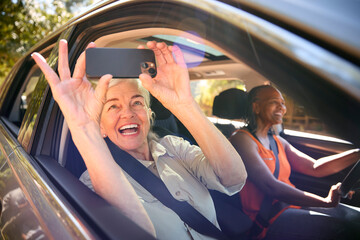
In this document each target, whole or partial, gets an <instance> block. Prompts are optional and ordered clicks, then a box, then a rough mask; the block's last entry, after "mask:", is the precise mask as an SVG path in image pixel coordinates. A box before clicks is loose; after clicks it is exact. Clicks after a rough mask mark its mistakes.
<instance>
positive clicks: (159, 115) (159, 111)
mask: <svg viewBox="0 0 360 240" xmlns="http://www.w3.org/2000/svg"><path fill="white" fill-rule="evenodd" d="M150 106H151V107H150V108H151V110H152V111H153V112H154V113H155V118H156V119H157V120H164V119H168V118H169V117H170V116H171V115H172V113H171V112H170V111H169V110H168V109H167V108H165V107H164V106H163V105H162V104H161V102H159V100H157V99H156V98H155V97H154V96H153V95H150Z"/></svg>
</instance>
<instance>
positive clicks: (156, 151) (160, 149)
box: [149, 140, 174, 162]
mask: <svg viewBox="0 0 360 240" xmlns="http://www.w3.org/2000/svg"><path fill="white" fill-rule="evenodd" d="M149 146H150V153H151V155H152V157H153V159H154V161H155V162H157V160H158V158H159V157H161V156H164V155H168V156H169V157H174V155H173V154H172V153H170V152H168V151H167V149H166V148H165V146H164V145H162V144H161V143H160V142H157V141H155V140H151V141H150V144H149Z"/></svg>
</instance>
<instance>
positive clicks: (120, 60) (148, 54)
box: [85, 48, 156, 78]
mask: <svg viewBox="0 0 360 240" xmlns="http://www.w3.org/2000/svg"><path fill="white" fill-rule="evenodd" d="M85 55H86V75H87V77H88V78H100V77H101V76H103V75H105V74H111V75H113V77H114V78H138V77H139V75H140V74H141V73H148V74H149V75H150V76H151V77H155V76H156V62H155V55H154V52H153V51H152V50H150V49H136V48H134V49H132V48H89V49H86V52H85Z"/></svg>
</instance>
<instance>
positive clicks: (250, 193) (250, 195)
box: [238, 130, 295, 223]
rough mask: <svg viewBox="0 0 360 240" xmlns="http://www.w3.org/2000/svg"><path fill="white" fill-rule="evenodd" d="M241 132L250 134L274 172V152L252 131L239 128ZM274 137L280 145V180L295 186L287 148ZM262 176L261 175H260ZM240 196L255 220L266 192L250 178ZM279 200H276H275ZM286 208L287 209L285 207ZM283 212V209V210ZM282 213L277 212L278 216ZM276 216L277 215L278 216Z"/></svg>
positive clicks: (245, 209) (243, 204) (262, 156)
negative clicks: (292, 180)
mask: <svg viewBox="0 0 360 240" xmlns="http://www.w3.org/2000/svg"><path fill="white" fill-rule="evenodd" d="M238 131H241V132H244V133H246V134H248V135H249V136H250V137H251V138H252V139H253V140H254V142H255V143H256V144H257V146H258V152H259V155H260V156H261V158H262V159H263V161H264V162H265V164H266V166H267V167H268V168H269V170H270V171H271V173H274V171H275V161H276V158H275V155H274V153H273V152H272V151H271V150H269V149H267V148H265V147H264V146H263V145H262V144H261V143H260V142H259V141H258V140H257V139H256V138H255V137H254V136H253V135H252V134H251V133H250V132H248V131H246V130H238ZM274 139H275V141H276V144H277V147H278V158H279V176H278V180H280V181H282V182H284V183H286V184H288V185H290V186H292V187H295V186H294V185H293V184H292V183H291V182H290V180H289V177H290V173H291V167H290V164H289V161H288V160H287V157H286V154H285V150H284V147H283V145H282V144H281V142H280V141H279V139H278V138H277V137H276V136H274ZM259 177H260V176H259ZM240 198H241V203H242V208H243V211H244V213H245V214H247V215H248V216H249V217H250V218H251V219H252V220H253V221H254V220H255V218H256V215H257V214H258V212H259V210H260V207H261V204H262V201H263V199H264V194H263V193H262V191H260V190H259V189H258V188H257V187H256V186H255V184H254V183H253V182H251V181H250V180H249V179H248V180H247V181H246V184H245V186H244V187H243V189H242V190H241V191H240ZM275 201H277V200H274V202H275ZM284 210H285V209H284ZM281 212H282V211H281ZM278 215H280V214H277V216H278ZM277 216H276V217H277ZM276 217H275V218H273V219H271V221H270V223H272V222H273V221H274V220H275V219H276Z"/></svg>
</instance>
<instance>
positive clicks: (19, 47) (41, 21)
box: [0, 0, 92, 85]
mask: <svg viewBox="0 0 360 240" xmlns="http://www.w3.org/2000/svg"><path fill="white" fill-rule="evenodd" d="M91 3H92V0H76V1H73V0H63V1H60V0H51V1H45V0H38V1H34V0H1V3H0V33H1V38H0V85H1V83H2V81H3V80H4V78H5V76H6V75H7V74H8V73H9V71H10V69H11V67H12V66H13V65H14V64H15V62H16V61H17V60H18V59H19V58H20V57H21V56H22V55H23V54H24V53H26V52H27V51H28V50H29V49H30V48H31V47H32V46H33V45H35V44H36V43H37V42H39V41H40V40H41V39H43V38H44V37H45V36H46V35H48V34H50V33H51V32H53V31H55V30H56V29H57V28H59V27H60V26H61V25H62V24H64V23H65V22H67V21H68V20H69V19H70V18H71V17H73V13H72V12H70V11H71V10H72V9H74V10H78V9H80V7H83V6H85V5H89V4H91Z"/></svg>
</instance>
